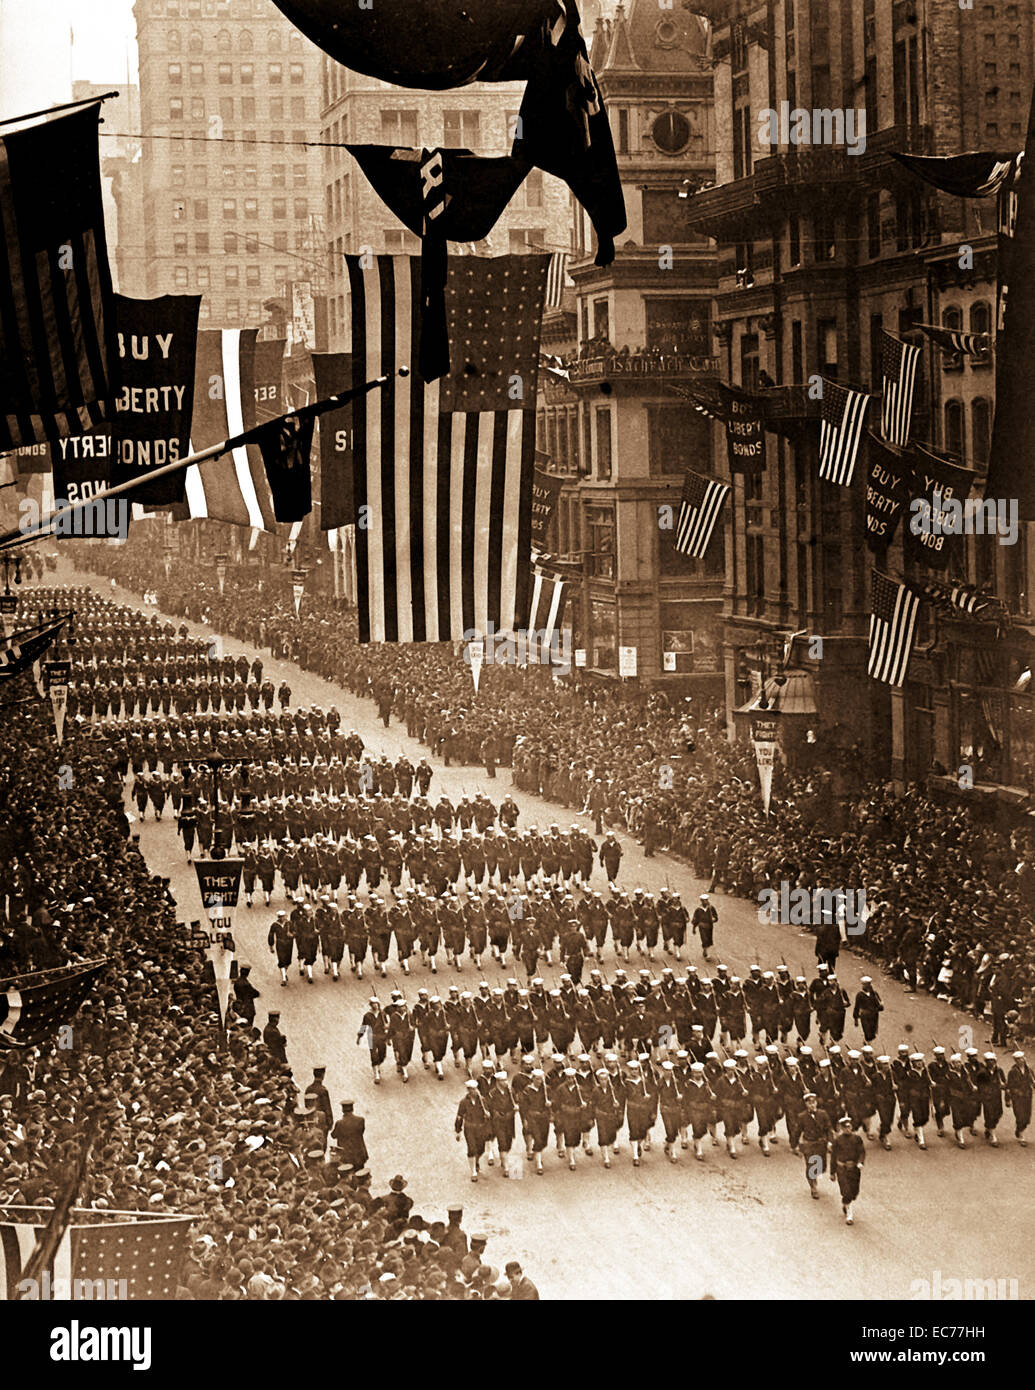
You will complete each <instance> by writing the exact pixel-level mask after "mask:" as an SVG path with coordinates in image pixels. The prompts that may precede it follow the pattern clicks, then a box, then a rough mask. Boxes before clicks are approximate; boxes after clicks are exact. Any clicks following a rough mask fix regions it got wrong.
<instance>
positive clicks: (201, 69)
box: [190, 63, 205, 87]
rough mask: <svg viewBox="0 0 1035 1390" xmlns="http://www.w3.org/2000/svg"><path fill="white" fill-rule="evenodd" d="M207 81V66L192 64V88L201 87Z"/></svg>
mask: <svg viewBox="0 0 1035 1390" xmlns="http://www.w3.org/2000/svg"><path fill="white" fill-rule="evenodd" d="M204 81H205V64H204V63H191V65H190V84H191V86H192V87H200V86H201V85H202V83H203V82H204Z"/></svg>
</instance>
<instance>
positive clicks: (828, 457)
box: [819, 378, 870, 487]
mask: <svg viewBox="0 0 1035 1390" xmlns="http://www.w3.org/2000/svg"><path fill="white" fill-rule="evenodd" d="M822 381H823V399H822V403H821V405H820V421H819V476H820V477H821V478H825V479H826V480H827V482H829V483H838V484H839V485H840V486H841V487H851V485H852V479H853V478H854V477H855V461H856V459H857V458H858V457H859V445H860V443H861V441H862V437H863V430H864V429H865V428H866V407H867V406H868V405H869V403H870V398H869V396H868V395H867V393H866V392H865V391H854V390H852V388H851V387H848V386H840V385H838V383H837V382H836V381H827V380H826V379H825V378H822Z"/></svg>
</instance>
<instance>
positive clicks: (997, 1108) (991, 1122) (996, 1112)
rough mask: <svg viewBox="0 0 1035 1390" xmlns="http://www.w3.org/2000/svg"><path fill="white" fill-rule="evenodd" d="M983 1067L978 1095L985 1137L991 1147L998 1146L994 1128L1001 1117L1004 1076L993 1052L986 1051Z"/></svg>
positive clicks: (995, 1128) (1004, 1084) (996, 1127)
mask: <svg viewBox="0 0 1035 1390" xmlns="http://www.w3.org/2000/svg"><path fill="white" fill-rule="evenodd" d="M982 1060H983V1061H984V1064H985V1065H984V1067H983V1068H982V1072H981V1077H980V1079H979V1081H978V1096H979V1097H980V1100H981V1108H982V1110H983V1112H984V1120H985V1139H986V1140H987V1141H988V1143H989V1144H991V1145H992V1148H993V1149H997V1148H998V1147H999V1139H998V1137H997V1136H996V1130H997V1129H998V1127H999V1121H1000V1120H1001V1119H1002V1118H1003V1090H1004V1088H1005V1086H1006V1077H1005V1076H1004V1075H1003V1069H1002V1067H1000V1065H999V1059H998V1057H996V1055H995V1053H994V1052H986V1053H985V1055H984V1058H983V1059H982Z"/></svg>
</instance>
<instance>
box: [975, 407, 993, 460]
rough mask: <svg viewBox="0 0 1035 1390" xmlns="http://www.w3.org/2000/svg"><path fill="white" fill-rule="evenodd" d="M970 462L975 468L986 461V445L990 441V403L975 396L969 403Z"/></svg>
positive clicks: (987, 445)
mask: <svg viewBox="0 0 1035 1390" xmlns="http://www.w3.org/2000/svg"><path fill="white" fill-rule="evenodd" d="M970 440H971V462H972V464H973V466H974V467H975V468H984V467H985V466H986V465H987V463H988V447H989V445H990V444H991V442H992V403H991V401H989V400H988V398H987V397H985V396H977V397H975V398H974V400H972V401H971V403H970Z"/></svg>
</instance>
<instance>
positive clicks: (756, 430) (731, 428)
mask: <svg viewBox="0 0 1035 1390" xmlns="http://www.w3.org/2000/svg"><path fill="white" fill-rule="evenodd" d="M719 395H720V397H721V398H722V404H723V413H724V417H725V422H726V452H727V455H728V456H729V465H730V472H731V473H761V472H763V470H764V469H765V417H764V416H763V414H762V405H761V402H760V401H759V400H758V398H757V397H756V396H754V395H752V393H751V392H750V391H741V390H740V389H738V388H737V387H736V386H726V385H725V384H722V383H720V385H719Z"/></svg>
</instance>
